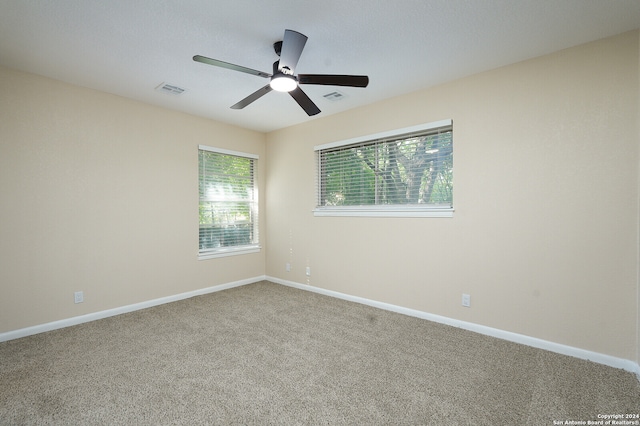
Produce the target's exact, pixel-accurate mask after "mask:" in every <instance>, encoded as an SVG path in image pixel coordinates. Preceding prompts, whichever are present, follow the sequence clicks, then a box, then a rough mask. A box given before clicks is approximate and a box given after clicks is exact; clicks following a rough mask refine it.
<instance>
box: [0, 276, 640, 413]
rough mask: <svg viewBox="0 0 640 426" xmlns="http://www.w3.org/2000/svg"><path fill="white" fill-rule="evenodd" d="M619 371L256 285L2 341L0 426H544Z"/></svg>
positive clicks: (622, 407)
mask: <svg viewBox="0 0 640 426" xmlns="http://www.w3.org/2000/svg"><path fill="white" fill-rule="evenodd" d="M639 411H640V384H639V382H638V380H637V378H636V377H635V376H634V375H633V374H632V373H629V372H626V371H623V370H618V369H614V368H611V367H607V366H603V365H600V364H596V363H593V362H589V361H584V360H580V359H576V358H572V357H568V356H563V355H559V354H556V353H551V352H548V351H544V350H540V349H535V348H532V347H528V346H523V345H519V344H516V343H511V342H507V341H504V340H500V339H496V338H492V337H488V336H484V335H480V334H476V333H473V332H470V331H466V330H461V329H457V328H454V327H450V326H446V325H442V324H437V323H433V322H430V321H425V320H422V319H418V318H413V317H409V316H405V315H401V314H397V313H393V312H388V311H384V310H380V309H376V308H373V307H370V306H365V305H361V304H357V303H352V302H347V301H344V300H340V299H335V298H331V297H327V296H323V295H319V294H316V293H312V292H307V291H303V290H298V289H294V288H290V287H286V286H282V285H278V284H273V283H270V282H266V281H263V282H259V283H255V284H251V285H246V286H242V287H237V288H233V289H229V290H224V291H220V292H217V293H212V294H208V295H204V296H198V297H194V298H190V299H186V300H182V301H178V302H173V303H169V304H165V305H161V306H157V307H153V308H149V309H144V310H140V311H136V312H132V313H128V314H123V315H119V316H115V317H110V318H106V319H102V320H99V321H93V322H90V323H85V324H81V325H77V326H73V327H68V328H64V329H60V330H55V331H51V332H47V333H42V334H38V335H34V336H29V337H25V338H21V339H16V340H12V341H7V342H3V343H0V424H2V425H22V424H51V425H131V424H136V425H164V424H176V425H178V424H184V425H198V424H212V425H226V424H238V425H240V424H242V425H253V424H255V425H258V424H259V425H266V424H283V425H308V424H325V425H340V424H349V425H382V424H389V425H423V424H424V425H444V424H446V425H553V424H554V421H560V422H562V424H564V422H565V421H577V422H580V421H584V422H587V421H589V420H592V421H594V420H600V419H599V418H598V415H609V414H634V413H638V412H639Z"/></svg>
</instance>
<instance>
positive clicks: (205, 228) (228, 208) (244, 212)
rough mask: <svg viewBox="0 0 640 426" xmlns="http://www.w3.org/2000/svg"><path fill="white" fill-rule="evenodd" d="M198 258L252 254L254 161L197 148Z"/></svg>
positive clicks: (255, 219)
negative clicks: (198, 200)
mask: <svg viewBox="0 0 640 426" xmlns="http://www.w3.org/2000/svg"><path fill="white" fill-rule="evenodd" d="M198 160H199V161H198V164H199V167H198V170H199V196H200V203H199V215H200V228H199V229H200V230H199V255H200V258H207V257H216V256H220V255H228V254H238V253H243V252H251V251H256V250H257V249H258V248H259V247H258V243H259V239H258V193H257V186H256V181H255V176H256V167H257V160H258V157H257V156H254V155H251V154H244V153H239V152H234V151H226V150H220V149H216V148H210V147H205V146H200V147H199V151H198Z"/></svg>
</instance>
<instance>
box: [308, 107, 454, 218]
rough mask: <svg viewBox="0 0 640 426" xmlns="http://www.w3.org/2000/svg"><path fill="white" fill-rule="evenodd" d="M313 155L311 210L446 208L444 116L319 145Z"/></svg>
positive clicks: (448, 164)
mask: <svg viewBox="0 0 640 426" xmlns="http://www.w3.org/2000/svg"><path fill="white" fill-rule="evenodd" d="M316 153H317V154H316V155H317V162H318V182H317V196H318V200H317V208H316V214H318V213H319V214H320V215H322V213H323V212H324V213H325V214H326V213H329V212H336V211H340V212H342V213H345V212H367V211H368V212H374V211H376V212H379V213H380V214H379V215H386V214H385V212H393V211H395V212H411V211H413V212H419V211H451V210H452V207H453V127H452V123H451V121H450V120H447V121H444V122H437V123H431V124H429V125H424V126H417V127H415V128H409V129H401V130H398V131H395V132H393V133H392V132H389V133H387V134H384V135H378V137H366V138H360V139H359V140H355V141H354V140H351V141H345V142H343V143H334V144H329V145H325V146H320V147H316ZM391 215H393V214H391Z"/></svg>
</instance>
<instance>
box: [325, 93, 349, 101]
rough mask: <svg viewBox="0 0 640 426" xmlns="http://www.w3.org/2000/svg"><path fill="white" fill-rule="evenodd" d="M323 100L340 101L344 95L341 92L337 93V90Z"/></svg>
mask: <svg viewBox="0 0 640 426" xmlns="http://www.w3.org/2000/svg"><path fill="white" fill-rule="evenodd" d="M324 97H325V99H328V100H330V101H334V102H335V101H341V100H343V99H344V98H346V96H345V94H344V93H342V92H338V91H337V90H336V91H335V92H331V93H327V94H326V95H324Z"/></svg>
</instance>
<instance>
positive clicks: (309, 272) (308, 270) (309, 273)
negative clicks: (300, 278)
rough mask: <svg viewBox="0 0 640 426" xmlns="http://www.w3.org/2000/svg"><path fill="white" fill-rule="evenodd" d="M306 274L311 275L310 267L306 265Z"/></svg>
mask: <svg viewBox="0 0 640 426" xmlns="http://www.w3.org/2000/svg"><path fill="white" fill-rule="evenodd" d="M307 276H308V277H310V276H311V267H309V266H307Z"/></svg>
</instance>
